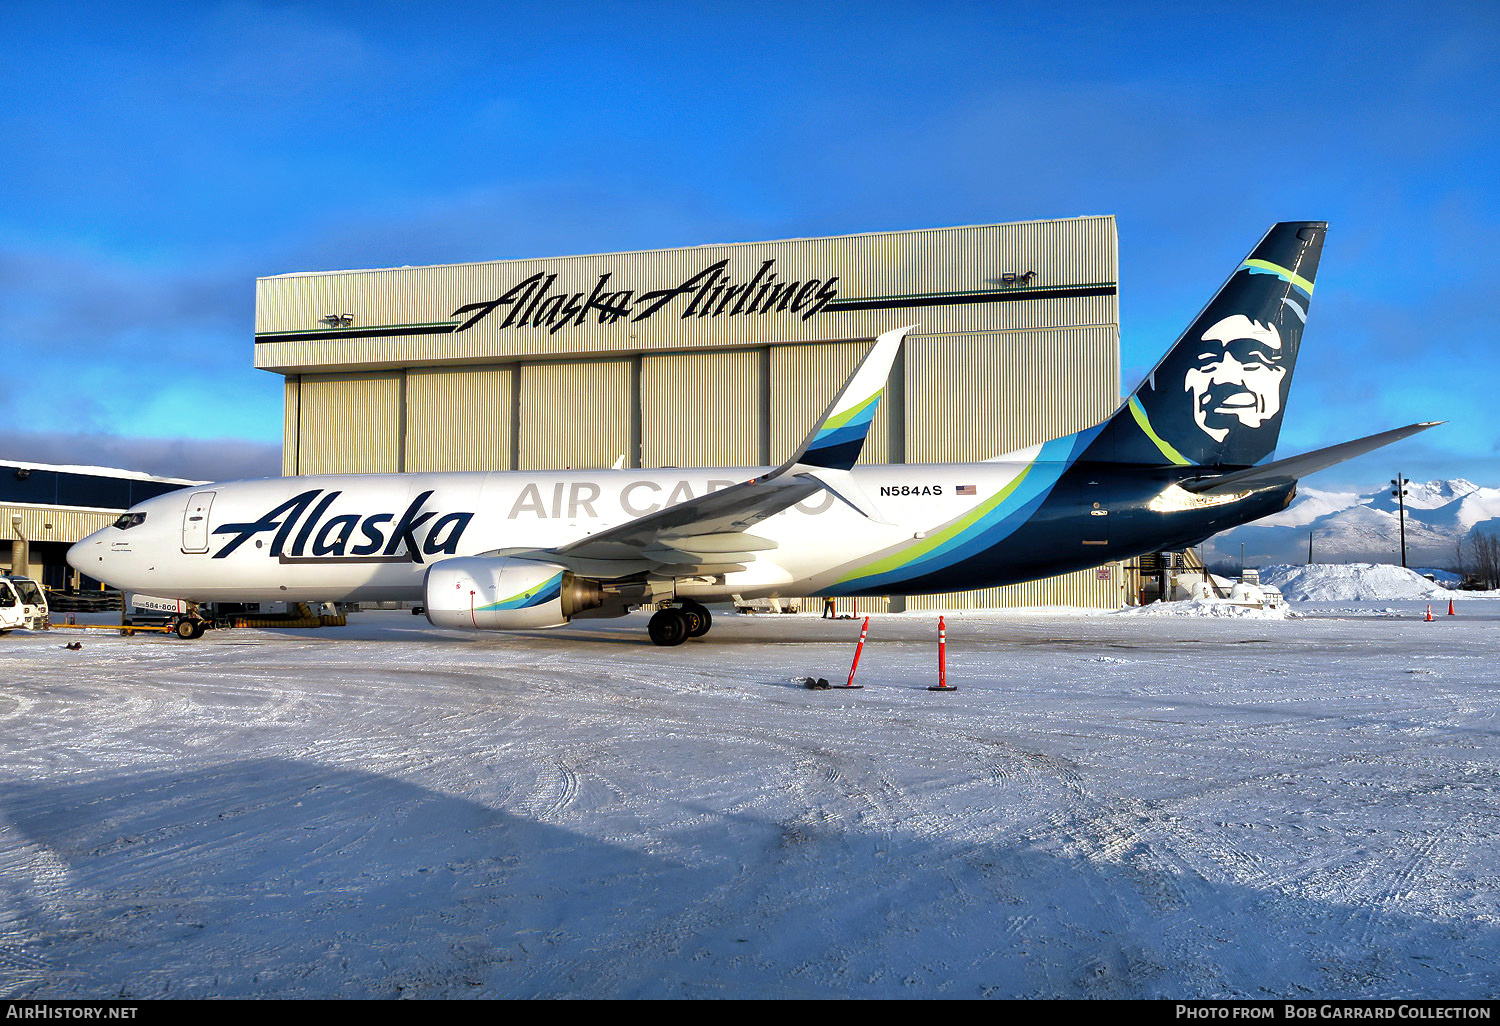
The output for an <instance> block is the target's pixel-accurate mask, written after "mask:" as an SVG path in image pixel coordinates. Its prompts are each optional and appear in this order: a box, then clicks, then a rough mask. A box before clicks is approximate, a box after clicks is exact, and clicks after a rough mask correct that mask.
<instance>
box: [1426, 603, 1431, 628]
mask: <svg viewBox="0 0 1500 1026" xmlns="http://www.w3.org/2000/svg"><path fill="white" fill-rule="evenodd" d="M1427 622H1428V623H1431V622H1432V603H1431V602H1429V603H1427Z"/></svg>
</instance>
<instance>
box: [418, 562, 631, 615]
mask: <svg viewBox="0 0 1500 1026" xmlns="http://www.w3.org/2000/svg"><path fill="white" fill-rule="evenodd" d="M603 604H604V592H603V589H602V588H600V586H599V582H598V581H591V580H589V579H587V578H584V577H578V576H576V575H574V573H573V572H572V571H571V570H568V569H567V568H566V567H561V566H558V565H557V564H555V563H539V562H537V561H536V560H531V559H515V558H512V557H510V556H460V557H457V558H455V559H443V560H439V561H438V562H436V563H434V564H432V566H431V567H430V568H429V569H428V571H427V578H426V581H425V583H424V585H423V605H424V606H425V608H426V611H427V622H428V623H430V624H432V625H433V626H434V627H467V628H470V629H472V630H482V631H513V630H527V629H530V628H536V627H560V626H561V625H563V624H565V623H567V622H568V620H569V619H571V618H572V617H573V616H574V615H575V614H577V613H580V612H583V611H584V610H588V609H595V608H597V607H599V606H602V605H603Z"/></svg>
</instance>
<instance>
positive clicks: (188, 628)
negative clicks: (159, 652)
mask: <svg viewBox="0 0 1500 1026" xmlns="http://www.w3.org/2000/svg"><path fill="white" fill-rule="evenodd" d="M172 631H173V633H175V634H176V635H177V636H178V637H179V638H181V639H182V640H183V641H191V640H192V639H193V638H196V637H197V636H198V632H197V628H196V627H195V626H194V624H193V621H191V620H178V621H177V622H176V623H175V624H173V625H172Z"/></svg>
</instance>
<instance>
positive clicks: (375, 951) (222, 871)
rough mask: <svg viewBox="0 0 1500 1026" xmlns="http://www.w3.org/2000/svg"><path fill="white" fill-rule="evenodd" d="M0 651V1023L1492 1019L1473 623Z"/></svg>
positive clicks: (524, 637)
mask: <svg viewBox="0 0 1500 1026" xmlns="http://www.w3.org/2000/svg"><path fill="white" fill-rule="evenodd" d="M1425 605H1426V602H1425V601H1412V600H1389V601H1376V602H1358V603H1343V602H1333V603H1322V604H1320V603H1297V604H1296V605H1295V612H1296V613H1297V614H1298V615H1296V616H1293V617H1291V618H1287V619H1281V620H1263V619H1254V618H1249V617H1226V618H1220V617H1212V616H1150V615H1141V614H1138V613H1137V614H1129V613H1127V614H1102V613H1081V612H1077V611H1074V612H1072V613H1057V612H1045V611H1030V612H1017V613H1004V614H1002V613H982V614H981V613H972V614H957V615H951V616H949V617H948V618H947V628H948V666H949V674H950V678H951V681H952V682H953V683H955V684H957V686H958V689H959V690H958V691H956V692H954V693H950V694H938V693H933V692H930V691H928V690H927V687H928V686H929V685H930V684H932V683H934V682H935V672H936V671H935V663H936V645H935V635H936V620H937V618H936V616H934V615H927V614H921V615H919V614H900V615H888V616H880V617H875V618H873V619H872V621H871V625H870V628H871V629H870V641H869V643H868V644H867V645H866V648H865V652H864V655H863V659H862V661H861V663H860V672H859V682H861V683H863V684H864V685H865V688H864V689H863V690H857V691H848V690H827V691H813V690H808V689H806V688H804V687H802V686H800V685H799V684H798V683H797V682H796V679H797V678H799V677H803V676H814V677H817V676H822V677H826V678H828V679H829V680H831V681H833V682H835V683H838V682H840V681H842V680H843V679H844V678H845V677H846V676H847V673H848V667H849V661H850V658H851V656H852V655H853V650H854V643H855V641H856V639H857V637H858V633H859V626H860V625H859V623H858V622H857V621H835V622H830V621H823V620H820V619H819V618H818V617H817V616H816V615H807V616H773V615H767V616H758V617H752V616H721V617H719V618H718V621H717V623H716V624H715V627H714V630H713V632H712V633H711V634H710V635H709V636H708V637H707V638H704V639H701V640H698V641H694V642H691V643H689V644H687V645H685V646H683V647H681V648H676V649H660V648H656V647H654V646H652V645H651V644H649V643H648V642H647V641H646V638H645V630H644V619H643V618H642V617H641V616H631V617H628V618H625V619H624V620H619V621H596V622H593V623H589V624H579V625H576V626H572V627H568V628H564V629H561V630H557V631H551V632H536V633H530V634H520V635H482V636H476V635H468V634H462V633H459V632H450V631H438V630H433V629H430V628H428V627H427V625H426V623H425V621H423V620H421V619H420V618H417V617H413V616H411V615H409V614H406V613H395V612H386V613H364V614H359V615H358V616H356V617H353V618H352V619H351V625H350V626H349V627H347V628H327V629H323V630H314V631H293V630H286V631H276V630H248V629H247V630H231V631H225V632H211V633H210V634H208V635H207V636H206V637H204V638H203V639H202V640H200V641H196V642H184V641H178V640H176V639H172V638H166V637H154V636H136V637H131V638H124V637H120V636H118V635H113V634H91V635H88V636H85V637H83V638H82V639H81V640H82V645H83V647H82V649H81V650H78V651H69V650H67V649H65V648H64V647H63V645H64V644H65V643H66V642H68V641H69V640H70V638H69V637H68V636H65V635H63V634H60V633H54V634H41V635H35V634H33V635H27V634H21V633H16V634H12V635H9V636H8V637H6V638H4V639H3V640H0V681H3V683H0V996H5V997H11V998H18V997H52V998H81V997H95V998H112V997H125V998H149V997H178V998H181V997H210V996H229V997H250V996H254V997H271V996H276V997H335V996H339V997H394V996H406V997H468V996H475V997H503V996H563V995H568V996H579V997H750V996H754V997H834V996H859V997H899V996H911V997H937V996H949V997H961V998H973V997H981V996H995V997H1033V996H1035V997H1054V996H1055V997H1143V998H1151V997H1209V996H1238V997H1245V998H1270V997H1287V998H1306V997H1343V998H1370V997H1428V998H1478V997H1490V996H1493V994H1494V993H1495V992H1496V989H1497V987H1500V909H1497V901H1496V898H1497V893H1500V891H1497V884H1500V848H1497V845H1496V843H1495V837H1496V835H1497V833H1500V777H1497V770H1500V681H1497V676H1500V675H1497V673H1496V671H1495V666H1496V664H1497V661H1500V600H1494V599H1473V600H1469V601H1467V602H1464V603H1461V604H1460V605H1459V614H1460V615H1457V616H1454V617H1449V616H1447V615H1446V606H1444V607H1442V608H1441V609H1435V610H1434V611H1435V613H1439V614H1441V615H1438V617H1437V619H1436V621H1435V622H1431V623H1429V622H1425V621H1424V619H1423V614H1424V608H1425Z"/></svg>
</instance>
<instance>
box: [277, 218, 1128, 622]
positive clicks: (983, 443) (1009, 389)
mask: <svg viewBox="0 0 1500 1026" xmlns="http://www.w3.org/2000/svg"><path fill="white" fill-rule="evenodd" d="M1116 267H1117V243H1116V234H1115V221H1114V218H1113V217H1112V216H1097V217H1080V218H1069V219H1064V220H1054V221H1028V222H1020V223H1012V224H992V225H975V226H967V227H957V228H933V229H926V230H915V231H899V232H875V233H869V234H862V235H847V236H837V237H831V238H813V239H788V240H782V241H773V242H741V243H728V244H723V245H709V246H694V247H687V248H678V249H661V250H649V251H642V252H631V253H607V254H596V255H590V256H570V257H554V258H546V259H535V260H498V261H489V262H485V263H473V264H452V265H440V266H430V267H399V268H389V269H379V270H356V271H329V272H315V273H298V274H285V275H277V276H274V277H269V278H262V279H259V280H258V281H257V283H256V315H255V365H256V366H257V367H259V368H262V369H264V370H269V371H273V372H276V373H278V374H281V375H284V376H285V378H286V410H285V438H284V447H283V455H282V464H283V465H282V472H283V473H284V474H287V475H298V474H325V473H381V472H393V471H444V470H532V469H550V468H564V467H569V468H573V469H581V468H590V467H599V468H604V467H611V466H615V465H620V466H627V467H674V466H681V467H736V466H767V465H775V464H777V463H779V462H780V461H781V460H782V459H784V458H785V457H786V456H787V455H789V454H790V453H791V451H792V450H793V448H794V447H795V446H796V445H797V444H798V443H799V442H800V441H801V440H802V437H803V435H804V434H805V433H806V432H807V430H808V428H809V427H810V426H811V425H812V424H813V423H814V421H815V420H816V419H817V417H818V416H820V415H821V414H822V412H823V410H824V409H825V408H826V406H827V404H828V402H829V401H830V399H831V398H832V396H833V395H834V393H835V392H836V391H837V389H838V387H839V386H840V385H841V384H842V383H843V381H844V379H845V377H846V376H847V375H848V374H849V373H850V371H851V370H852V369H853V368H854V366H855V364H856V363H857V362H858V360H859V358H860V357H861V356H862V355H863V354H864V353H865V351H866V350H867V349H868V347H869V343H870V341H871V340H872V339H874V338H875V336H876V335H878V334H880V333H881V332H883V331H886V330H888V329H891V328H896V327H901V326H903V325H907V324H916V325H918V327H917V328H916V330H915V331H914V332H913V333H912V334H911V335H909V336H908V338H907V341H906V345H905V348H904V352H903V355H902V357H901V358H900V359H899V360H898V361H897V364H896V367H895V370H894V371H893V373H892V378H891V382H890V385H889V387H888V389H887V392H886V398H885V400H884V401H883V402H882V404H881V407H880V412H879V413H878V415H877V417H876V420H875V423H874V426H873V428H872V431H871V435H870V438H869V440H868V442H867V444H866V446H865V451H864V455H863V457H862V460H861V462H871V463H935V462H951V461H971V460H984V459H988V458H990V457H992V456H998V455H1000V454H1001V453H1004V452H1007V451H1010V450H1014V449H1017V448H1020V447H1022V446H1026V445H1030V444H1033V443H1037V442H1041V441H1045V440H1046V439H1049V438H1053V437H1056V436H1058V435H1063V434H1067V433H1069V432H1072V431H1076V430H1079V429H1081V428H1084V427H1087V426H1089V425H1092V424H1095V423H1097V422H1099V421H1100V420H1102V419H1104V418H1105V417H1107V416H1108V415H1109V414H1110V413H1111V412H1113V411H1114V409H1115V407H1116V406H1117V405H1118V403H1119V398H1120V390H1119V388H1120V381H1119V365H1120V360H1119V313H1118V288H1117V274H1116ZM622 460H623V462H621V461H622ZM1126 586H1127V582H1126V581H1125V579H1124V576H1123V574H1122V572H1121V568H1120V567H1119V566H1118V565H1117V564H1105V565H1104V566H1101V567H1099V568H1097V569H1096V570H1089V571H1083V572H1080V573H1074V574H1068V575H1065V576H1062V577H1057V578H1051V579H1048V580H1045V581H1037V582H1033V583H1031V584H1020V585H1012V586H1010V587H1006V588H994V589H986V590H984V591H978V592H969V593H963V594H955V595H939V596H931V597H920V598H916V597H914V598H908V599H905V600H902V599H899V598H893V599H890V600H888V601H887V600H872V599H860V600H859V607H858V608H859V610H860V611H876V610H879V609H885V608H890V609H901V608H909V609H953V608H968V607H981V606H1010V605H1035V604H1048V603H1062V604H1067V605H1083V606H1094V607H1103V608H1114V607H1118V606H1120V605H1123V604H1124V603H1125V601H1126ZM850 603H851V600H841V605H843V606H848V605H849V604H850Z"/></svg>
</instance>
